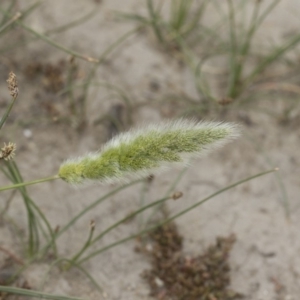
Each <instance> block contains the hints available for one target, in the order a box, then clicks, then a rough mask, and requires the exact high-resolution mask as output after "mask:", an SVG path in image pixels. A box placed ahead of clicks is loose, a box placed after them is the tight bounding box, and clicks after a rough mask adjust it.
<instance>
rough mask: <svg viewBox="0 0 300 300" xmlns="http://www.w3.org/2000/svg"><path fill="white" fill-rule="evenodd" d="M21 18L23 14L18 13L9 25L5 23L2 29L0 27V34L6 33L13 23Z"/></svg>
mask: <svg viewBox="0 0 300 300" xmlns="http://www.w3.org/2000/svg"><path fill="white" fill-rule="evenodd" d="M20 17H21V13H20V12H17V13H16V14H15V15H14V16H13V17H12V18H11V19H10V20H9V21H8V22H7V23H5V24H4V25H3V26H2V27H0V34H1V32H2V31H4V30H5V29H6V28H7V27H9V26H10V25H11V24H12V23H14V22H15V21H16V20H18V19H19V18H20Z"/></svg>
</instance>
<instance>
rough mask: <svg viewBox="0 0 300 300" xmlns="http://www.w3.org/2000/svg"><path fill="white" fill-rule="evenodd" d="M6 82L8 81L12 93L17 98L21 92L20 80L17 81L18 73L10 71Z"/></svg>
mask: <svg viewBox="0 0 300 300" xmlns="http://www.w3.org/2000/svg"><path fill="white" fill-rule="evenodd" d="M6 82H7V83H8V90H9V92H10V95H11V96H12V97H13V98H17V97H18V94H19V88H18V81H17V76H16V74H15V73H13V72H10V73H9V76H8V79H7V80H6Z"/></svg>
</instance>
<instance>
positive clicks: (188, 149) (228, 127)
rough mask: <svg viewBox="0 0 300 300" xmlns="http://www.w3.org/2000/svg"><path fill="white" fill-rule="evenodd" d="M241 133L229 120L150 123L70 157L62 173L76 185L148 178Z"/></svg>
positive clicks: (61, 169)
mask: <svg viewBox="0 0 300 300" xmlns="http://www.w3.org/2000/svg"><path fill="white" fill-rule="evenodd" d="M238 135H239V129H238V127H237V126H236V125H234V124H229V123H215V122H197V121H194V120H184V119H180V120H176V121H168V122H163V123H159V124H154V125H148V126H144V127H141V128H139V129H135V130H131V131H129V132H126V133H122V134H120V135H118V136H116V137H115V138H113V139H112V140H111V141H109V142H108V143H107V144H105V145H104V146H103V147H102V149H101V150H100V151H98V152H96V153H90V154H87V155H85V156H83V157H79V158H76V159H69V160H67V161H66V162H64V163H63V164H62V165H61V167H60V169H59V173H58V175H59V177H60V178H62V179H63V180H65V181H67V182H69V183H72V184H80V183H83V182H86V181H91V180H96V181H101V182H116V181H120V180H121V181H124V180H128V179H132V178H140V177H146V176H147V175H150V174H155V173H156V172H158V171H161V170H163V169H165V168H169V167H171V166H172V165H178V164H179V165H182V164H187V163H188V162H189V161H190V159H191V158H193V157H196V156H199V155H202V154H204V153H206V152H208V151H209V150H212V149H214V148H216V147H218V146H221V145H223V144H224V143H226V142H227V141H230V140H231V139H233V138H236V137H237V136H238Z"/></svg>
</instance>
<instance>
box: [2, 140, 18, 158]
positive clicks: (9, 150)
mask: <svg viewBox="0 0 300 300" xmlns="http://www.w3.org/2000/svg"><path fill="white" fill-rule="evenodd" d="M15 151H16V144H14V143H11V142H9V143H8V144H7V145H6V144H5V143H4V147H2V148H1V151H0V159H4V160H11V159H13V157H14V155H15Z"/></svg>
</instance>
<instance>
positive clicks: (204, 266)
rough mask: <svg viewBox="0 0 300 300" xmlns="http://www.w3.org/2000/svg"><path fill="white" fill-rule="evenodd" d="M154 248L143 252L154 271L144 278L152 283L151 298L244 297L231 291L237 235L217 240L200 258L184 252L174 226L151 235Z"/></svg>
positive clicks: (227, 299) (209, 299) (230, 299)
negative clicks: (232, 265) (230, 264)
mask: <svg viewBox="0 0 300 300" xmlns="http://www.w3.org/2000/svg"><path fill="white" fill-rule="evenodd" d="M149 238H150V240H151V244H150V245H151V246H150V247H149V245H148V246H147V247H145V249H144V252H145V253H146V254H147V255H148V256H149V257H150V260H151V265H152V269H151V270H147V271H145V272H144V273H143V274H142V276H143V277H144V278H145V280H146V281H147V282H148V283H149V285H150V289H151V296H154V297H156V298H157V299H160V300H179V299H180V300H183V299H186V300H233V299H241V298H242V295H241V294H239V293H236V292H234V291H232V290H230V289H229V285H230V266H229V262H228V257H229V253H230V250H231V248H232V246H233V244H234V242H235V236H234V235H230V236H229V237H227V238H217V240H216V243H215V245H211V246H209V247H208V248H207V250H206V251H205V253H203V254H202V255H199V256H195V257H191V256H186V255H184V254H183V252H182V242H183V238H182V237H181V236H180V235H179V233H178V231H177V227H176V225H175V224H174V223H170V224H167V225H164V226H162V227H159V228H158V229H156V230H155V231H153V232H151V233H150V234H149Z"/></svg>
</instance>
